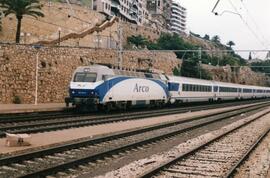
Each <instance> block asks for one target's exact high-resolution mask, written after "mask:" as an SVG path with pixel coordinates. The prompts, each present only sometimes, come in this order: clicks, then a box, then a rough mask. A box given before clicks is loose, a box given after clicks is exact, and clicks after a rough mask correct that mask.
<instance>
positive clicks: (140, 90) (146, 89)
mask: <svg viewBox="0 0 270 178" xmlns="http://www.w3.org/2000/svg"><path fill="white" fill-rule="evenodd" d="M133 92H138V93H146V92H149V87H148V86H140V85H138V84H137V83H136V85H135V87H134V89H133Z"/></svg>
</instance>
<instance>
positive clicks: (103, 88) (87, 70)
mask: <svg viewBox="0 0 270 178" xmlns="http://www.w3.org/2000/svg"><path fill="white" fill-rule="evenodd" d="M166 81H167V79H166V77H165V76H164V75H159V74H151V73H143V72H135V71H126V70H119V69H112V68H109V67H107V66H101V65H92V66H86V67H78V68H77V69H76V70H75V72H74V74H73V77H72V81H71V82H70V90H69V94H70V97H69V98H67V99H66V102H71V103H72V104H73V105H75V106H77V107H84V106H88V108H92V109H94V110H96V109H97V107H100V108H105V109H107V110H111V109H114V108H120V109H125V108H127V107H131V106H134V105H150V104H151V105H164V104H166V103H167V101H168V97H169V92H168V90H167V83H166Z"/></svg>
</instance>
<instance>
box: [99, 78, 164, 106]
mask: <svg viewBox="0 0 270 178" xmlns="http://www.w3.org/2000/svg"><path fill="white" fill-rule="evenodd" d="M129 79H137V78H132V77H116V78H113V79H110V80H107V81H105V82H104V83H102V84H101V85H99V86H97V87H96V91H97V92H98V95H99V100H100V101H103V99H104V97H105V95H106V94H107V93H108V91H109V90H110V89H111V88H112V87H113V86H115V85H116V84H118V83H120V82H122V81H124V80H129ZM138 79H139V78H138ZM148 80H150V81H153V82H155V83H157V84H158V85H159V86H161V87H162V88H163V90H164V92H165V93H166V96H167V97H168V96H169V92H168V88H167V85H166V84H165V83H163V82H161V81H159V80H154V79H148Z"/></svg>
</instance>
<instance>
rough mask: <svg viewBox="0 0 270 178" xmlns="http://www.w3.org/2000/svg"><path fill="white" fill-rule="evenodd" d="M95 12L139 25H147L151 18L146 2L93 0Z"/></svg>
mask: <svg viewBox="0 0 270 178" xmlns="http://www.w3.org/2000/svg"><path fill="white" fill-rule="evenodd" d="M93 10H96V11H98V12H100V13H103V14H105V15H107V16H118V17H119V18H120V19H121V20H122V21H126V22H131V23H135V24H138V25H142V24H144V23H147V22H148V18H149V14H148V11H147V9H146V3H145V1H144V0H93Z"/></svg>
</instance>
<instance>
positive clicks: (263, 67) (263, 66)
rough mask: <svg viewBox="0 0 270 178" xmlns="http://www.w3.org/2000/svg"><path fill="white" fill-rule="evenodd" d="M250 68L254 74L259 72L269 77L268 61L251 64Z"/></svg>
mask: <svg viewBox="0 0 270 178" xmlns="http://www.w3.org/2000/svg"><path fill="white" fill-rule="evenodd" d="M250 67H251V69H252V70H253V71H254V72H261V73H265V74H266V75H268V76H270V60H265V61H260V62H253V63H251V66H250Z"/></svg>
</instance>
